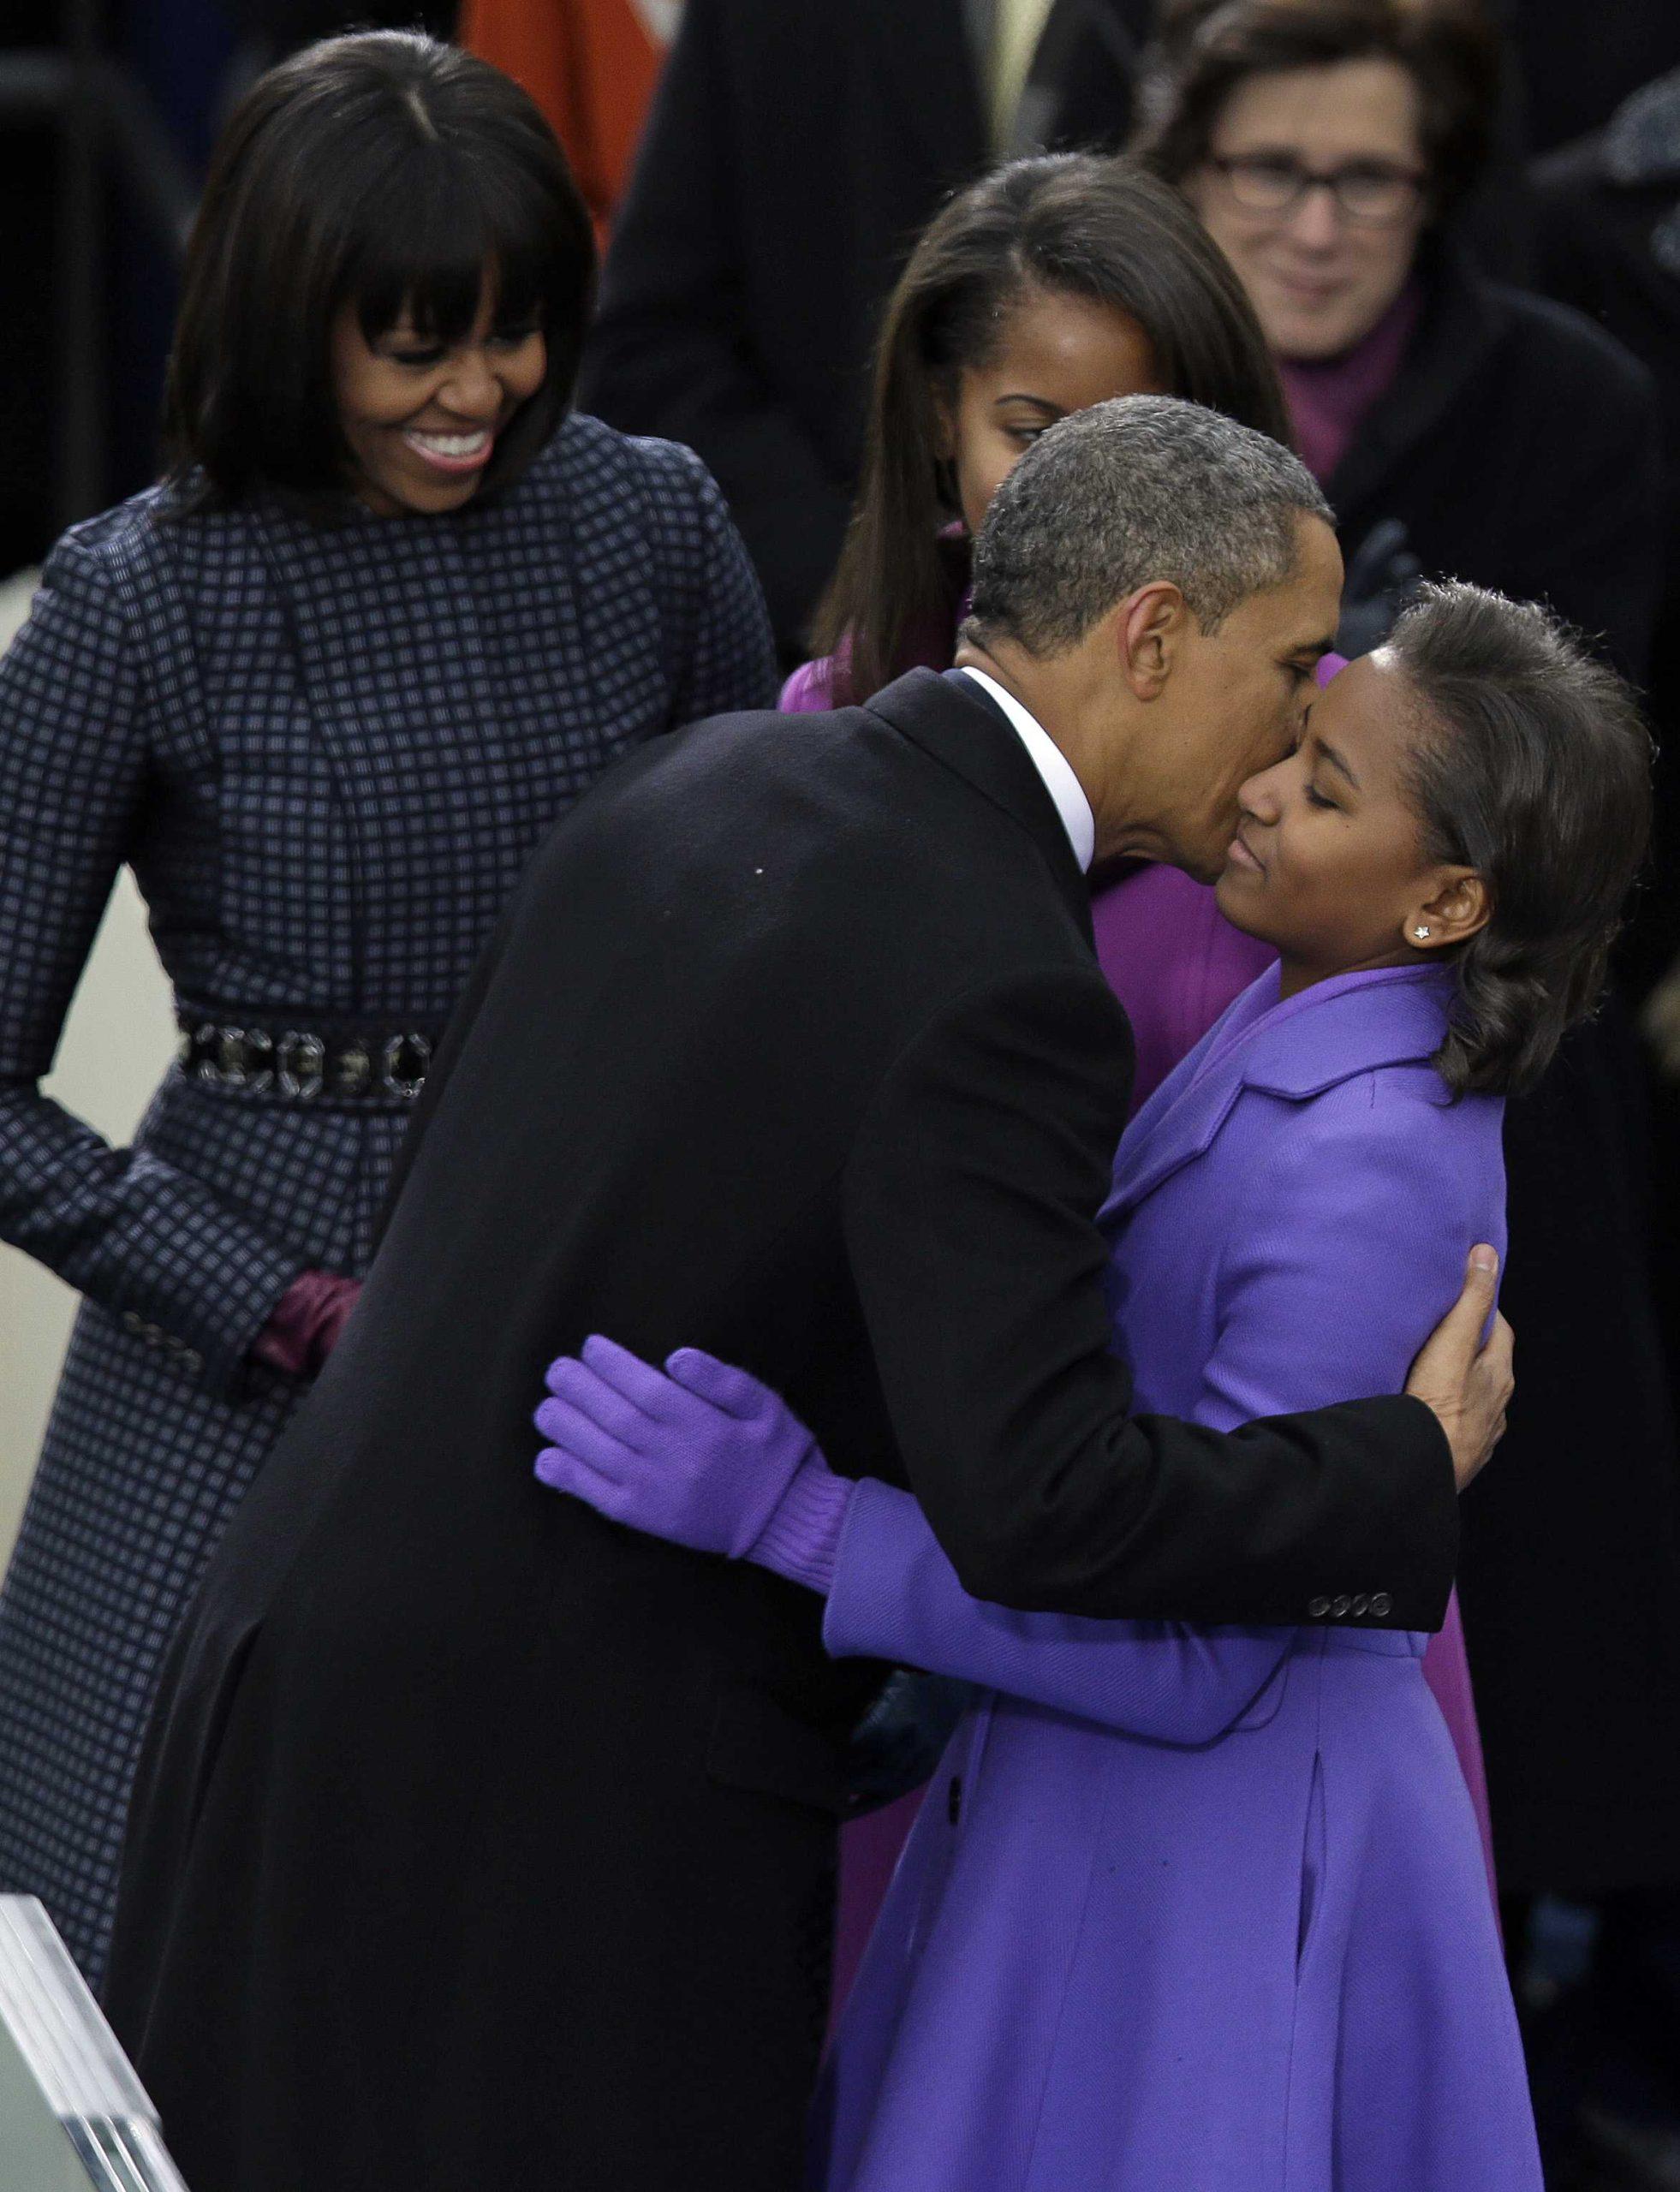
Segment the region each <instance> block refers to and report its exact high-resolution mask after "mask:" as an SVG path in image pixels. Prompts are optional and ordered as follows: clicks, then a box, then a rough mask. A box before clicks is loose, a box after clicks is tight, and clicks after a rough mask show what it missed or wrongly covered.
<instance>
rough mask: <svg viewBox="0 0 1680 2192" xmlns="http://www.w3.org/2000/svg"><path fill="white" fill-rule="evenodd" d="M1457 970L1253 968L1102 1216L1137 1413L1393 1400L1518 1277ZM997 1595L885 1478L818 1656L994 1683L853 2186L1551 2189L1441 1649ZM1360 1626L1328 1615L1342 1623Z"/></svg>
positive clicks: (892, 1979) (1494, 1110) (922, 1919)
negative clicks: (1442, 1077)
mask: <svg viewBox="0 0 1680 2192" xmlns="http://www.w3.org/2000/svg"><path fill="white" fill-rule="evenodd" d="M1447 995H1448V991H1447V988H1446V986H1445V984H1444V982H1443V980H1442V978H1441V977H1440V976H1439V974H1435V973H1433V972H1426V973H1417V972H1413V971H1389V972H1385V973H1381V974H1363V975H1351V976H1345V977H1343V978H1342V979H1340V980H1337V981H1331V982H1326V983H1324V984H1322V985H1320V986H1318V987H1317V988H1314V989H1312V990H1309V991H1308V992H1304V993H1303V994H1302V995H1301V996H1300V997H1297V998H1293V999H1291V1000H1290V1001H1289V1002H1287V1003H1285V1004H1279V1003H1278V979H1277V976H1276V974H1275V973H1271V974H1266V975H1264V976H1262V977H1261V978H1260V980H1258V981H1257V982H1256V983H1255V984H1254V986H1253V988H1252V989H1251V990H1249V991H1248V992H1247V993H1246V994H1245V995H1244V996H1243V997H1242V998H1241V999H1239V1000H1238V1002H1237V1003H1236V1004H1235V1005H1234V1006H1233V1007H1232V1008H1231V1009H1230V1012H1229V1013H1228V1014H1227V1015H1226V1016H1224V1019H1223V1020H1222V1021H1221V1022H1220V1023H1219V1024H1218V1027H1217V1028H1215V1029H1214V1030H1213V1031H1212V1033H1210V1034H1209V1035H1208V1036H1207V1037H1206V1039H1204V1041H1203V1042H1202V1043H1201V1044H1200V1045H1198V1047H1197V1048H1196V1050H1195V1051H1194V1052H1193V1053H1192V1054H1191V1056H1190V1057H1189V1058H1187V1059H1186V1060H1185V1061H1184V1063H1183V1065H1182V1066H1180V1067H1179V1068H1178V1069H1177V1071H1176V1072H1175V1073H1174V1074H1172V1075H1171V1076H1170V1077H1169V1079H1168V1080H1167V1081H1166V1082H1165V1084H1164V1085H1163V1087H1161V1088H1160V1089H1159V1091H1158V1092H1157V1093H1156V1095H1155V1096H1154V1098H1153V1099H1152V1100H1151V1102H1150V1103H1149V1104H1148V1105H1146V1106H1145V1107H1144V1110H1143V1111H1142V1112H1141V1114H1140V1115H1139V1117H1138V1118H1137V1120H1136V1121H1135V1124H1134V1125H1133V1127H1132V1128H1131V1129H1130V1130H1129V1133H1128V1135H1127V1136H1126V1139H1125V1141H1124V1143H1123V1146H1122V1149H1121V1153H1120V1156H1119V1159H1118V1161H1117V1169H1116V1174H1115V1183H1114V1192H1113V1194H1112V1197H1111V1201H1110V1203H1109V1206H1108V1208H1107V1210H1106V1212H1105V1228H1106V1230H1107V1231H1108V1233H1109V1236H1110V1239H1111V1243H1112V1261H1111V1299H1112V1302H1113V1305H1114V1310H1115V1315H1116V1319H1117V1336H1118V1337H1119V1339H1120V1341H1121V1342H1122V1343H1123V1346H1124V1348H1125V1350H1126V1352H1127V1354H1128V1355H1129V1359H1130V1361H1131V1365H1132V1368H1133V1373H1134V1375H1135V1379H1136V1393H1137V1400H1138V1404H1139V1406H1140V1407H1141V1408H1143V1409H1153V1410H1157V1411H1160V1412H1163V1413H1167V1414H1171V1415H1178V1416H1183V1417H1187V1418H1189V1419H1192V1420H1194V1421H1200V1422H1203V1423H1206V1424H1210V1425H1212V1426H1214V1427H1217V1428H1218V1429H1221V1430H1228V1429H1230V1428H1232V1427H1235V1426H1236V1425H1239V1424H1241V1423H1243V1422H1245V1421H1248V1420H1249V1419H1251V1418H1252V1417H1254V1416H1256V1415H1269V1414H1273V1413H1278V1412H1281V1411H1284V1410H1286V1409H1304V1408H1314V1407H1318V1406H1320V1405H1322V1404H1324V1403H1329V1402H1333V1401H1336V1400H1340V1399H1343V1398H1346V1397H1349V1396H1353V1395H1357V1394H1366V1393H1375V1392H1387V1391H1394V1390H1395V1389H1397V1387H1398V1386H1399V1385H1401V1384H1402V1383H1403V1380H1404V1378H1405V1374H1406V1370H1407V1366H1408V1365H1409V1362H1410V1360H1411V1358H1412V1355H1413V1354H1414V1353H1415V1350H1416V1349H1417V1347H1418V1346H1419V1345H1420V1343H1421V1341H1422V1340H1423V1339H1424V1337H1426V1336H1427V1332H1428V1331H1429V1330H1430V1328H1431V1326H1432V1325H1433V1324H1434V1322H1435V1321H1436V1319H1438V1318H1439V1316H1440V1315H1441V1314H1442V1313H1443V1312H1444V1311H1445V1309H1446V1308H1447V1307H1448V1306H1449V1305H1450V1304H1451V1302H1452V1301H1453V1300H1454V1298H1455V1297H1456V1296H1457V1290H1458V1286H1459V1283H1460V1280H1461V1278H1462V1275H1463V1260H1464V1255H1465V1253H1466V1249H1467V1247H1468V1245H1469V1243H1470V1242H1474V1241H1476V1240H1486V1241H1491V1242H1493V1243H1494V1244H1495V1245H1496V1246H1498V1248H1501V1250H1503V1248H1504V1165H1503V1160H1502V1157H1501V1153H1500V1124H1501V1111H1502V1106H1501V1105H1499V1104H1498V1102H1497V1101H1496V1100H1494V1099H1489V1098H1486V1097H1470V1098H1467V1099H1464V1100H1463V1101H1462V1102H1461V1103H1459V1104H1457V1105H1450V1104H1449V1103H1448V1102H1447V1101H1446V1098H1445V1089H1444V1088H1443V1087H1442V1085H1441V1082H1440V1081H1439V1076H1438V1075H1436V1074H1435V1072H1434V1070H1433V1067H1431V1066H1430V1065H1429V1064H1428V1063H1427V1059H1428V1058H1429V1057H1430V1056H1431V1054H1432V1053H1433V1051H1434V1050H1435V1049H1436V1047H1437V1046H1438V1045H1439V1041H1440V1039H1441V1036H1442V1033H1443V1031H1444V1028H1445V1010H1446V998H1447ZM1315 1611H1321V1612H1322V1613H1323V1614H1325V1615H1327V1616H1329V1617H1331V1618H1330V1619H1328V1620H1318V1621H1315V1622H1314V1623H1312V1624H1310V1625H1308V1626H1304V1627H1302V1628H1300V1629H1194V1628H1192V1627H1189V1626H1187V1625H1184V1624H1179V1623H1125V1622H1095V1621H1088V1620H1071V1619H1065V1618H1063V1617H1057V1616H1053V1615H1022V1614H1016V1613H1012V1612H1010V1611H1005V1610H1004V1609H1002V1608H999V1607H995V1606H989V1605H982V1604H981V1603H980V1602H979V1601H977V1600H974V1599H969V1598H968V1597H967V1596H966V1595H965V1594H964V1593H963V1592H962V1589H961V1587H960V1586H959V1585H958V1584H957V1582H956V1577H955V1575H954V1574H953V1572H952V1571H951V1570H950V1565H949V1564H948V1562H946V1560H945V1558H944V1555H943V1553H941V1552H940V1551H939V1549H938V1545H937V1543H936V1542H935V1540H933V1538H932V1534H931V1532H930V1531H929V1530H928V1528H927V1526H926V1522H925V1521H924V1520H923V1518H922V1516H921V1514H920V1509H919V1508H918V1507H917V1506H916V1504H915V1503H914V1500H913V1499H912V1498H909V1495H907V1494H904V1493H901V1492H896V1491H894V1490H892V1489H891V1488H890V1487H888V1486H881V1485H877V1484H870V1483H866V1484H864V1485H863V1486H861V1488H860V1490H859V1492H857V1493H856V1494H855V1497H854V1499H853V1502H852V1505H851V1508H850V1510H849V1516H848V1521H847V1525H846V1528H845V1532H844V1534H843V1539H842V1542H841V1546H840V1552H839V1558H838V1564H837V1575H836V1579H835V1583H834V1587H833V1591H832V1594H831V1598H830V1599H829V1604H828V1610H827V1617H826V1622H825V1639H826V1641H827V1642H828V1645H829V1647H830V1649H831V1651H833V1652H835V1653H840V1654H848V1653H864V1654H874V1655H880V1656H883V1657H886V1658H889V1659H903V1660H905V1661H907V1662H909V1663H910V1664H913V1665H920V1666H925V1667H927V1668H930V1669H932V1671H935V1672H938V1673H945V1674H951V1675H956V1676H961V1677H967V1678H968V1679H970V1680H973V1681H976V1682H979V1683H982V1684H985V1685H987V1686H988V1687H987V1689H986V1691H985V1692H984V1694H983V1695H982V1696H981V1698H980V1701H979V1702H978V1703H977V1704H976V1705H975V1706H974V1707H973V1708H972V1709H971V1710H970V1712H969V1713H968V1718H967V1719H966V1720H965V1722H964V1724H962V1726H961V1727H960V1728H959V1730H958V1731H957V1733H956V1736H955V1737H954V1738H953V1741H952V1742H951V1745H950V1749H949V1751H948V1752H947V1754H946V1756H945V1759H944V1763H943V1764H942V1766H941V1767H940V1770H939V1772H938V1775H937V1776H936V1778H935V1781H934V1783H933V1785H932V1790H931V1791H930V1796H929V1800H928V1802H926V1803H925V1804H924V1806H923V1808H922V1810H921V1814H920V1818H919V1819H918V1820H917V1823H916V1826H915V1828H914V1832H913V1833H912V1835H911V1838H910V1841H909V1845H908V1847H907V1849H906V1851H905V1855H904V1860H903V1863H902V1864H901V1866H900V1867H899V1869H898V1872H897V1876H896V1877H895V1879H894V1881H893V1885H892V1887H891V1891H890V1893H889V1896H888V1899H887V1903H886V1906H885V1910H884V1912H883V1914H882V1917H881V1921H880V1923H879V1926H878V1927H877V1928H876V1931H875V1933H874V1935H873V1939H872V1940H871V1942H870V1945H869V1947H868V1950H867V1953H866V1956H865V1958H864V1963H863V1968H862V1970H861V1974H860V1976H859V1979H858V1982H857V1985H856V1986H855V1989H854V1992H853V1994H852V1998H851V2001H850V2004H849V2007H848V2009H847V2011H846V2014H845V2017H844V2019H843V2023H842V2027H841V2030H840V2035H839V2038H838V2040H837V2045H836V2046H835V2049H834V2051H833V2052H832V2055H831V2062H830V2065H829V2069H828V2072H827V2075H826V2080H825V2092H824V2094H823V2096H822V2099H821V2102H820V2105H819V2115H818V2119H817V2141H818V2146H817V2152H818V2162H817V2169H816V2181H817V2182H818V2183H821V2184H822V2185H824V2186H825V2188H826V2192H1070V2188H1074V2187H1077V2188H1078V2192H1141V2188H1147V2192H1540V2183H1541V2180H1540V2164H1539V2159H1538V2154H1537V2151H1536V2147H1535V2142H1534V2126H1533V2122H1532V2118H1531V2115H1530V2111H1529V2106H1528V2088H1527V2082H1526V2079H1525V2076H1524V2070H1523V2063H1522V2049H1521V2045H1520V2042H1519V2040H1518V2037H1517V2030H1516V2016H1515V2012H1514V2010H1513V2008H1512V2004H1511V1999H1510V1991H1509V1988H1508V1986H1507V1984H1506V1981H1505V1975H1504V1963H1503V1958H1502V1956H1501V1952H1500V1945H1499V1940H1498V1929H1497V1927H1496V1924H1495V1921H1494V1915H1493V1910H1492V1903H1491V1900H1490V1897H1489V1896H1488V1892H1487V1881H1486V1872H1485V1869H1484V1865H1483V1859H1482V1852H1481V1848H1480V1840H1479V1837H1478V1833H1477V1827H1476V1820H1475V1814H1474V1809H1473V1808H1472V1805H1471V1803H1470V1800H1469V1794H1468V1792H1467V1790H1466V1788H1465V1785H1464V1778H1463V1773H1462V1772H1461V1771H1460V1769H1459V1765H1458V1761H1457V1757H1456V1756H1455V1754H1454V1751H1453V1748H1452V1744H1451V1740H1450V1738H1449V1736H1448V1733H1447V1730H1446V1727H1445V1723H1444V1721H1443V1719H1442V1717H1441V1713H1440V1711H1439V1707H1438V1706H1437V1705H1436V1702H1435V1700H1434V1698H1433V1696H1432V1695H1431V1693H1430V1690H1429V1689H1428V1687H1427V1684H1426V1683H1425V1682H1424V1679H1423V1674H1422V1665H1421V1662H1422V1656H1423V1652H1424V1648H1425V1645H1426V1643H1427V1639H1426V1638H1425V1637H1423V1636H1421V1635H1403V1634H1397V1633H1394V1632H1383V1631H1378V1630H1373V1629H1362V1628H1361V1626H1360V1625H1359V1620H1358V1617H1359V1616H1360V1614H1361V1612H1363V1611H1367V1607H1366V1606H1365V1605H1363V1604H1362V1603H1361V1601H1360V1600H1358V1599H1353V1600H1351V1601H1349V1599H1335V1600H1331V1601H1329V1602H1327V1603H1326V1605H1324V1606H1323V1607H1322V1608H1321V1609H1316V1610H1315ZM1336 1617H1341V1618H1340V1623H1339V1625H1338V1623H1337V1618H1336Z"/></svg>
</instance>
